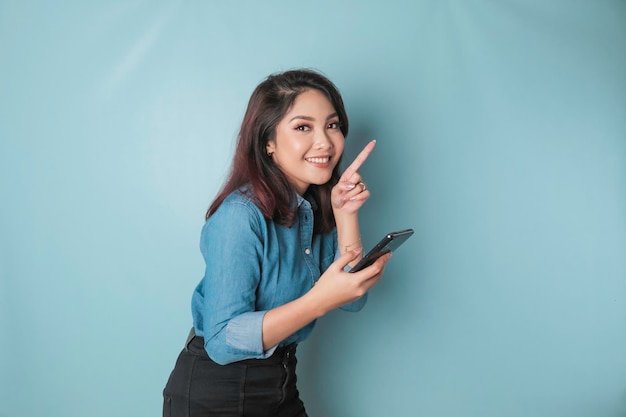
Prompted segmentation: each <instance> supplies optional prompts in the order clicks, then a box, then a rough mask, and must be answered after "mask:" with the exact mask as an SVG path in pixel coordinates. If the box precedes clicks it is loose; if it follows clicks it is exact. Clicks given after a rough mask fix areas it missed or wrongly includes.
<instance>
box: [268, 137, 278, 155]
mask: <svg viewBox="0 0 626 417" xmlns="http://www.w3.org/2000/svg"><path fill="white" fill-rule="evenodd" d="M265 152H266V153H267V156H272V154H273V153H274V152H276V144H275V143H274V141H273V140H268V141H267V143H266V144H265Z"/></svg>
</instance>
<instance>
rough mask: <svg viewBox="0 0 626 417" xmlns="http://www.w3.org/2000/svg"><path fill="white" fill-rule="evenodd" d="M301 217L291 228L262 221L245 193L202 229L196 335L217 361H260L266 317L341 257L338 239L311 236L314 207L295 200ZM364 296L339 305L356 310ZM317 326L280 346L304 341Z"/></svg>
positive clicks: (226, 202) (332, 235)
mask: <svg viewBox="0 0 626 417" xmlns="http://www.w3.org/2000/svg"><path fill="white" fill-rule="evenodd" d="M297 202H298V216H297V219H296V221H295V223H294V224H293V225H292V226H291V227H287V226H281V225H278V224H276V223H275V222H274V221H272V220H268V219H266V218H265V217H264V216H263V213H261V210H260V209H259V208H258V207H257V205H256V204H254V202H253V201H252V200H250V198H248V197H247V196H245V195H244V193H242V192H239V191H238V192H234V193H232V194H231V195H229V196H228V197H227V198H226V199H225V200H224V202H223V203H222V204H221V205H220V207H219V208H218V209H217V211H216V212H215V213H214V214H213V215H212V216H211V217H210V218H209V220H208V221H207V222H206V223H205V225H204V227H203V228H202V235H201V240H200V249H201V251H202V255H203V256H204V260H205V263H206V270H205V274H204V278H203V279H202V280H201V281H200V283H199V284H198V286H197V287H196V289H195V291H194V293H193V296H192V315H193V323H194V328H195V331H196V335H198V336H202V337H204V347H205V349H206V351H207V353H208V355H209V356H210V357H211V359H213V360H214V361H215V362H217V363H220V364H227V363H231V362H235V361H239V360H243V359H252V358H255V359H264V358H267V357H269V356H271V355H272V353H273V352H274V350H275V349H276V346H274V347H273V348H271V349H269V350H267V351H264V350H263V336H262V326H263V316H264V315H265V313H266V312H267V311H268V310H270V309H272V308H275V307H278V306H281V305H283V304H286V303H288V302H290V301H292V300H294V299H296V298H299V297H301V296H302V295H304V294H305V293H306V292H308V291H309V290H310V289H311V287H313V285H314V284H315V282H316V281H317V280H318V279H319V278H320V276H321V274H322V273H323V272H324V271H325V270H326V269H327V268H328V267H329V266H330V264H331V263H332V262H333V261H334V260H335V259H336V257H338V250H337V233H336V231H333V232H332V233H329V234H325V235H313V209H312V206H311V203H310V202H309V201H307V200H306V199H304V198H302V197H300V196H298V200H297ZM366 301H367V295H366V296H365V297H363V298H361V299H359V300H357V301H355V302H353V303H350V304H347V305H345V306H343V307H342V309H343V310H348V311H358V310H360V309H361V308H362V307H363V306H364V305H365V302H366ZM314 326H315V322H312V323H310V324H308V325H307V326H305V327H304V328H302V329H300V330H299V331H297V332H296V333H294V334H293V335H291V336H290V337H288V338H287V339H285V340H283V341H282V342H281V343H280V345H287V344H290V343H299V342H301V341H303V340H304V339H306V338H307V337H308V336H309V334H310V333H311V331H312V330H313V327H314Z"/></svg>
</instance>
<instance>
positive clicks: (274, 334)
mask: <svg viewBox="0 0 626 417" xmlns="http://www.w3.org/2000/svg"><path fill="white" fill-rule="evenodd" d="M325 313H326V311H325V310H324V308H323V307H322V306H321V305H320V303H318V302H316V301H315V299H314V297H312V296H311V295H310V293H307V294H305V295H303V296H302V297H300V298H298V299H296V300H293V301H291V302H289V303H287V304H284V305H282V306H280V307H276V308H273V309H271V310H269V311H268V312H267V313H266V314H265V316H264V317H263V349H265V350H268V349H270V348H272V347H273V346H276V345H277V344H279V343H280V342H281V341H283V340H285V339H286V338H288V337H289V336H291V335H292V334H294V333H295V332H297V331H298V330H300V329H302V328H303V327H304V326H306V325H307V324H309V323H311V322H312V321H314V320H316V319H318V318H319V317H321V316H323V315H324V314H325Z"/></svg>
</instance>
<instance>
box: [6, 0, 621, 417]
mask: <svg viewBox="0 0 626 417" xmlns="http://www.w3.org/2000/svg"><path fill="white" fill-rule="evenodd" d="M302 66H305V67H314V68H317V69H320V70H322V71H323V72H324V73H326V74H327V75H328V76H329V77H330V78H331V79H332V80H334V81H335V82H336V84H337V85H338V86H339V88H340V89H341V91H342V93H343V95H344V98H345V101H346V105H347V110H348V113H349V115H350V116H351V122H352V128H351V134H350V136H349V138H348V147H347V151H346V153H347V159H351V158H352V157H354V156H355V155H356V153H357V152H358V150H360V149H361V147H362V146H363V145H364V144H365V143H366V142H367V141H368V140H370V139H377V140H378V146H377V148H376V150H375V152H374V153H373V154H372V155H371V157H370V159H369V160H368V161H367V163H366V165H365V166H364V167H363V169H362V174H363V176H364V177H365V179H366V180H367V182H368V185H369V187H370V189H371V190H372V198H371V200H370V202H369V203H368V205H367V206H366V207H365V208H364V209H363V210H362V220H363V229H364V236H363V239H364V242H365V244H366V246H370V245H373V244H374V243H375V241H376V240H377V239H378V238H379V237H380V235H382V234H383V233H384V232H386V231H389V230H392V229H401V228H405V227H413V228H414V229H415V230H416V234H415V236H414V237H413V238H412V239H411V240H410V241H408V242H407V243H406V244H405V246H403V247H402V248H401V249H400V250H398V252H397V253H396V255H395V256H394V259H393V260H392V262H391V264H390V265H389V267H388V270H387V273H386V274H385V277H384V280H383V281H382V282H381V283H380V284H379V285H378V286H377V287H376V288H375V289H374V290H373V291H372V293H371V298H370V302H369V304H368V305H367V307H366V308H365V310H364V311H363V312H361V313H359V314H356V315H354V314H348V313H332V314H330V315H329V316H327V317H325V318H323V319H322V320H320V322H319V323H318V328H317V329H316V332H315V333H314V336H313V337H312V338H311V339H309V340H308V341H307V342H306V343H304V344H303V345H302V346H301V349H300V354H299V357H300V369H299V373H300V388H301V391H302V395H303V397H304V399H305V402H306V404H307V407H308V410H309V412H310V414H311V416H318V417H320V416H357V417H368V416H372V417H380V416H428V417H470V416H476V417H502V416H507V417H517V416H519V417H523V416H534V417H544V416H545V417H558V416H563V417H577V416H580V417H588V416H594V417H617V416H626V256H625V255H626V75H625V74H626V2H624V1H619V0H614V1H610V0H598V1H582V0H573V1H564V0H553V1H545V0H526V1H524V0H501V1H496V0H465V1H462V0H456V1H455V0H430V1H429V0H421V1H418V0H415V1H395V2H394V1H380V2H373V1H369V2H363V1H343V2H332V1H318V2H309V3H299V2H292V1H267V2H256V1H238V2H209V1H206V2H201V1H178V2H148V1H106V2H105V1H101V2H80V1H75V2H68V1H58V2H57V1H55V2H52V1H50V2H44V1H40V2H33V1H12V0H4V1H2V3H0V170H1V171H0V174H1V175H0V196H1V197H0V198H1V201H2V203H1V205H0V273H1V280H0V331H1V333H0V349H1V350H0V358H1V363H0V416H2V417H27V416H28V417H43V416H46V417H74V416H81V417H82V416H90V417H99V416H111V415H116V416H135V417H140V416H146V417H148V416H156V415H160V413H161V390H162V388H163V386H164V384H165V382H166V379H167V377H168V375H169V372H170V370H171V369H172V367H173V365H174V360H175V358H176V355H177V354H178V352H179V350H180V348H181V346H182V343H183V341H184V338H185V336H186V334H187V331H188V329H189V327H190V325H191V323H190V320H191V319H190V311H189V301H190V296H191V291H192V290H193V287H194V286H195V285H196V283H197V282H198V280H199V279H200V277H201V275H202V271H203V263H202V259H201V256H200V254H199V251H198V237H199V231H200V227H201V225H202V223H203V215H204V212H205V210H206V207H207V206H208V204H209V203H210V201H211V199H212V198H213V196H214V195H215V193H216V191H217V190H218V187H219V186H220V184H221V182H222V181H223V179H224V176H225V173H226V171H227V169H228V166H229V163H230V157H231V155H232V151H233V144H234V139H235V137H236V133H237V130H238V126H239V123H240V121H241V117H242V115H243V111H244V109H245V105H246V102H247V99H248V97H249V95H250V93H251V91H252V89H253V88H254V86H255V85H256V84H257V83H258V82H259V81H261V80H262V79H263V78H264V77H265V76H266V75H267V74H269V73H271V72H274V71H279V70H285V69H290V68H293V67H302Z"/></svg>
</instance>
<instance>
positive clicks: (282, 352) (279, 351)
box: [185, 327, 298, 363]
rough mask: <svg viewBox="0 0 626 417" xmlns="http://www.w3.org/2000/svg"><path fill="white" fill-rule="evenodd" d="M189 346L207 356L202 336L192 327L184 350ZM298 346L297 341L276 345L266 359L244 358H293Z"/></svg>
mask: <svg viewBox="0 0 626 417" xmlns="http://www.w3.org/2000/svg"><path fill="white" fill-rule="evenodd" d="M189 346H193V349H192V350H193V351H194V352H200V353H201V354H202V356H205V355H206V357H208V356H209V355H208V354H207V352H206V350H205V349H204V338H203V337H202V336H196V331H195V329H194V328H193V327H192V328H191V330H190V331H189V335H188V336H187V340H186V341H185V351H187V352H189V351H190V350H189ZM297 347H298V344H297V343H291V344H289V345H285V346H278V347H277V348H276V350H275V351H274V353H272V356H270V357H269V358H266V359H245V362H255V361H260V362H264V363H267V362H275V361H276V362H280V361H283V360H284V359H291V358H294V357H295V355H296V348H297Z"/></svg>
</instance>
